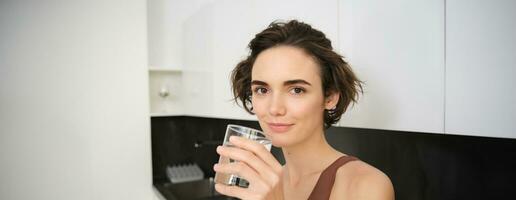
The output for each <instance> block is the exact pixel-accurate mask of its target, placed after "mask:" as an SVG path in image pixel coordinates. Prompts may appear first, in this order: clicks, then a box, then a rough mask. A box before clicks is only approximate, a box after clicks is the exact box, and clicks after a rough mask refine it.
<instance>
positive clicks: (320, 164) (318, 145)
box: [282, 130, 343, 185]
mask: <svg viewBox="0 0 516 200" xmlns="http://www.w3.org/2000/svg"><path fill="white" fill-rule="evenodd" d="M282 150H283V156H284V157H285V163H286V164H285V168H284V170H285V175H286V177H285V178H288V179H289V182H290V184H293V185H296V183H297V182H299V180H300V179H301V178H302V177H306V176H310V175H316V174H319V173H321V172H322V171H323V170H324V169H325V168H326V167H327V166H329V165H330V164H331V163H332V162H333V161H335V159H337V158H338V157H340V156H342V155H343V154H342V153H340V152H338V151H337V150H335V149H334V148H333V147H331V146H330V145H329V144H328V142H327V141H326V138H325V137H324V131H323V130H321V132H318V133H314V134H312V136H311V137H310V138H307V139H306V140H305V141H303V142H302V143H299V144H296V145H295V146H289V147H283V148H282Z"/></svg>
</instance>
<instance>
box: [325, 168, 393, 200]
mask: <svg viewBox="0 0 516 200" xmlns="http://www.w3.org/2000/svg"><path fill="white" fill-rule="evenodd" d="M330 199H389V200H390V199H394V188H393V186H392V183H391V180H390V179H389V177H388V176H387V175H385V173H383V172H382V171H380V170H379V169H377V168H375V167H373V166H371V165H369V164H367V163H366V162H363V161H361V160H355V161H352V162H349V163H347V164H345V165H343V166H341V167H340V168H339V169H338V170H337V173H336V174H335V183H334V185H333V190H332V194H331V196H330Z"/></svg>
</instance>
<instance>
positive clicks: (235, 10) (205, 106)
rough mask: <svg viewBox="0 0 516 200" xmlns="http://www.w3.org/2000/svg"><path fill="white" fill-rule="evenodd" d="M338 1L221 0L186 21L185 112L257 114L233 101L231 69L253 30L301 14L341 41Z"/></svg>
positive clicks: (227, 115)
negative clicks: (247, 110) (249, 112)
mask: <svg viewBox="0 0 516 200" xmlns="http://www.w3.org/2000/svg"><path fill="white" fill-rule="evenodd" d="M337 11H338V1H337V0H322V1H321V0H302V1H299V0H284V1H273V0H248V1H241V0H219V1H213V2H212V3H210V4H206V5H205V6H204V7H203V8H202V9H201V10H199V12H197V13H196V14H194V15H192V16H191V17H190V18H189V19H187V21H186V22H185V23H184V26H183V28H184V30H185V33H184V34H183V35H185V38H186V39H185V41H184V45H185V47H184V48H185V50H184V52H185V57H184V59H185V60H184V62H185V68H184V73H183V81H184V83H185V88H184V89H185V90H184V91H185V94H186V99H185V104H186V106H185V107H186V114H187V115H196V116H214V117H224V118H236V119H255V117H254V116H251V115H249V114H248V113H246V112H245V111H244V110H243V109H242V108H240V107H238V106H236V105H235V104H234V103H233V101H232V93H231V85H230V79H229V77H230V73H231V70H233V68H234V67H235V66H236V64H237V63H238V62H239V61H240V60H242V59H243V58H245V56H246V55H247V54H248V50H247V45H248V43H249V42H250V41H251V39H252V38H253V37H254V35H255V34H256V33H258V32H260V31H261V30H263V29H265V28H266V27H267V26H268V25H269V24H270V23H271V22H272V21H274V20H278V19H279V20H288V19H298V20H301V21H305V22H307V23H309V24H311V25H312V26H314V27H315V28H317V29H320V30H322V31H323V32H325V33H326V34H327V35H328V37H330V38H331V39H332V41H333V42H334V43H337V44H338V38H337V37H338V13H337Z"/></svg>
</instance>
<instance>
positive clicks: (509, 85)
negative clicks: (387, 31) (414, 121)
mask: <svg viewBox="0 0 516 200" xmlns="http://www.w3.org/2000/svg"><path fill="white" fill-rule="evenodd" d="M514 19H516V2H515V1H510V0H505V1H503V0H496V1H479V0H475V1H470V0H448V1H446V41H447V42H446V123H445V127H446V133H449V134H460V135H478V136H491V137H504V138H516V132H515V130H516V123H515V119H516V105H515V102H516V92H515V91H516V90H515V89H514V87H515V86H516V79H515V75H516V38H515V37H514V36H515V35H516V26H514Z"/></svg>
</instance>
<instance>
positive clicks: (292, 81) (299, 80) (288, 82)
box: [283, 79, 312, 86]
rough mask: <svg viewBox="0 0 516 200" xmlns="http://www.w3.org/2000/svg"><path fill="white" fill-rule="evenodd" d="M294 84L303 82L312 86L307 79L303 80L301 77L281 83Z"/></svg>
mask: <svg viewBox="0 0 516 200" xmlns="http://www.w3.org/2000/svg"><path fill="white" fill-rule="evenodd" d="M295 84H304V85H309V86H312V84H310V83H309V82H308V81H305V80H303V79H294V80H288V81H285V82H284V83H283V85H295Z"/></svg>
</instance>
